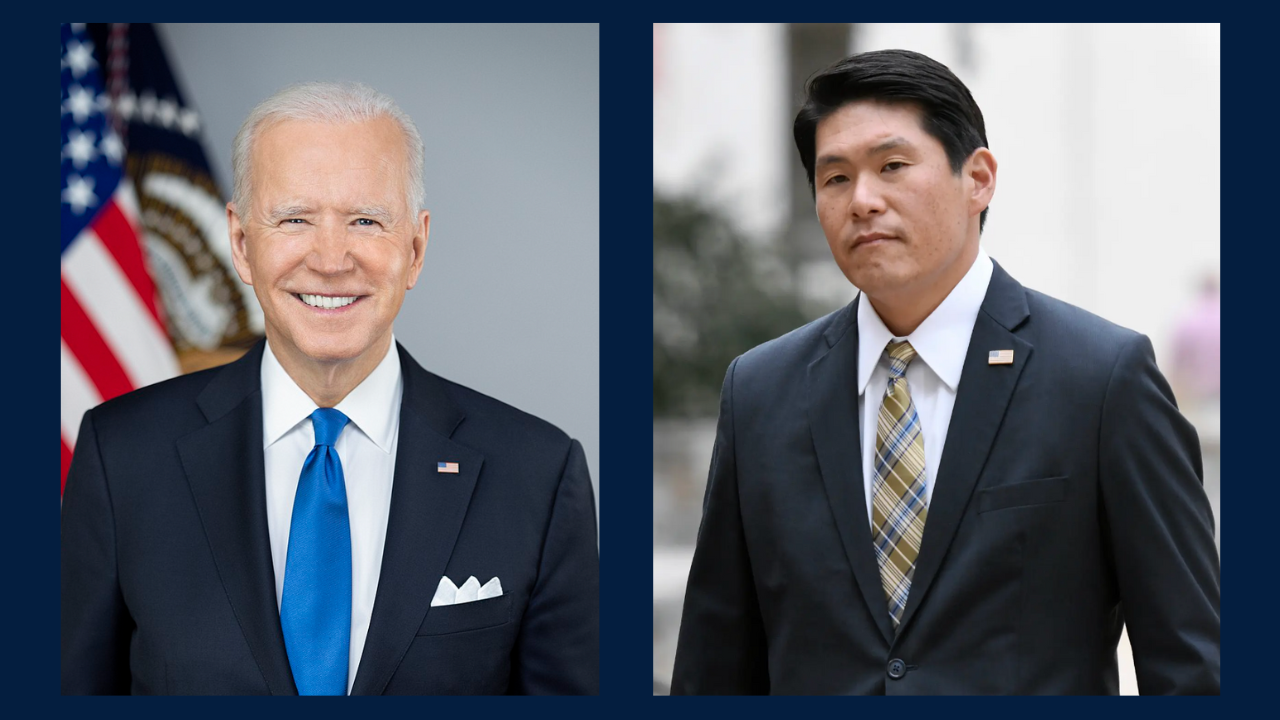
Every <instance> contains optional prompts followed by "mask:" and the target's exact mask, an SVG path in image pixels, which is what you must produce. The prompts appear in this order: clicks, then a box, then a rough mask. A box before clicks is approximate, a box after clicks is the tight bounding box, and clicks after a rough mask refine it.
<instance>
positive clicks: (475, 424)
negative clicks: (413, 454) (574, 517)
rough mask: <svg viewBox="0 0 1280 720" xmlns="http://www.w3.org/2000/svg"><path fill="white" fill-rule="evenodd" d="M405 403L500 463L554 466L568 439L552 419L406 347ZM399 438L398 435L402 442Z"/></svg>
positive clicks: (431, 423) (564, 459) (430, 422)
mask: <svg viewBox="0 0 1280 720" xmlns="http://www.w3.org/2000/svg"><path fill="white" fill-rule="evenodd" d="M402 357H405V358H408V360H409V361H410V362H406V363H404V364H403V368H404V372H405V373H406V376H405V395H404V402H405V403H408V404H409V409H410V411H412V412H415V413H417V414H418V415H419V416H420V417H423V418H424V419H426V420H427V425H428V426H429V427H431V428H433V429H434V431H435V432H439V433H442V434H444V435H446V436H448V437H449V438H450V439H451V440H453V441H455V442H458V443H461V444H463V445H465V446H467V447H470V448H472V449H473V450H476V451H478V452H480V453H483V454H484V455H485V456H486V458H487V459H486V464H488V463H489V462H490V461H494V462H497V463H499V464H500V465H508V464H509V465H510V466H511V467H513V468H514V467H518V468H523V470H524V471H525V472H526V473H527V472H530V471H533V470H535V469H538V470H541V471H544V472H549V471H552V470H554V471H555V474H556V475H557V476H558V475H559V471H560V470H561V469H562V468H563V467H564V464H565V463H566V462H567V460H568V457H569V454H570V450H571V447H572V444H573V440H572V439H571V438H570V437H569V435H568V434H567V433H566V432H564V431H563V430H561V429H560V428H558V427H556V426H555V425H553V424H552V423H550V422H548V421H546V420H544V419H542V418H540V417H537V416H536V415H533V414H532V413H529V412H526V411H524V410H521V409H520V408H517V407H515V406H514V405H511V404H509V403H506V402H503V401H501V400H498V399H497V398H494V397H492V396H490V395H487V394H485V393H483V392H480V391H478V390H474V389H472V388H470V387H467V386H466V385H463V384H461V383H458V382H454V381H452V380H449V379H446V378H443V377H441V376H439V375H436V374H435V373H432V372H431V371H429V370H426V369H424V368H423V367H422V366H421V365H418V364H417V362H416V361H413V358H412V356H409V355H408V353H407V352H406V353H405V354H404V355H403V356H402ZM403 441H404V439H403V438H402V439H401V442H403Z"/></svg>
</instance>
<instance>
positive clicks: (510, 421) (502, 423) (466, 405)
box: [439, 378, 569, 446]
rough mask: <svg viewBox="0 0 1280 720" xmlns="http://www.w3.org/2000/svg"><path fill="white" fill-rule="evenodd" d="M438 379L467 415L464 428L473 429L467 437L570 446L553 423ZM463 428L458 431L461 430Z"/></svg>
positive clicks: (482, 394) (564, 435) (566, 436)
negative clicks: (501, 437)
mask: <svg viewBox="0 0 1280 720" xmlns="http://www.w3.org/2000/svg"><path fill="white" fill-rule="evenodd" d="M439 379H440V381H441V382H442V383H444V385H445V388H446V390H447V392H448V393H449V396H450V397H451V398H453V400H454V402H456V403H457V404H458V406H459V407H460V408H462V409H463V410H464V412H465V413H466V418H465V419H464V420H463V427H466V426H468V425H469V426H470V428H468V430H467V432H468V434H471V435H474V434H476V433H478V432H483V433H486V434H491V435H499V434H502V435H505V434H510V435H511V436H512V439H523V440H527V441H530V442H534V443H537V444H553V445H566V446H567V445H568V443H569V435H568V434H567V433H565V432H564V431H563V430H561V429H560V428H558V427H556V426H555V425H553V424H551V423H550V422H548V421H546V420H543V419H542V418H540V417H537V416H536V415H533V414H531V413H528V412H525V411H524V410H521V409H519V408H517V407H515V406H513V405H509V404H507V403H505V402H503V401H501V400H498V399H497V398H494V397H491V396H489V395H486V394H484V393H482V392H479V391H477V390H473V389H471V388H469V387H467V386H465V385H461V384H459V383H456V382H453V381H452V380H446V379H444V378H439ZM462 429H463V428H462V427H460V428H459V430H460V431H461V430H462Z"/></svg>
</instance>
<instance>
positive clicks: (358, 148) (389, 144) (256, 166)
mask: <svg viewBox="0 0 1280 720" xmlns="http://www.w3.org/2000/svg"><path fill="white" fill-rule="evenodd" d="M251 162H252V165H253V172H254V178H255V181H254V186H253V190H254V194H255V195H260V194H268V195H273V194H279V193H282V192H283V193H286V194H287V193H297V192H306V191H312V192H317V193H320V194H325V193H341V194H346V195H350V194H353V193H354V194H360V193H367V194H377V195H383V194H394V193H402V192H403V190H404V185H403V184H404V182H405V181H406V176H407V165H406V163H407V157H406V148H405V143H404V137H403V134H402V133H401V131H400V128H399V126H398V125H396V123H395V122H394V121H393V120H391V119H390V118H385V117H380V118H375V119H373V120H363V121H358V122H339V123H329V122H313V121H306V120H279V121H276V122H273V123H271V124H270V125H267V126H266V127H264V128H263V129H262V131H261V132H260V134H259V136H258V138H257V141H256V142H255V143H254V147H253V158H252V160H251Z"/></svg>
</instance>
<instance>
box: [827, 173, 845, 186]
mask: <svg viewBox="0 0 1280 720" xmlns="http://www.w3.org/2000/svg"><path fill="white" fill-rule="evenodd" d="M848 180H849V178H847V177H845V176H844V175H832V176H831V177H829V178H827V182H826V184H827V185H834V184H836V183H842V182H847V181H848Z"/></svg>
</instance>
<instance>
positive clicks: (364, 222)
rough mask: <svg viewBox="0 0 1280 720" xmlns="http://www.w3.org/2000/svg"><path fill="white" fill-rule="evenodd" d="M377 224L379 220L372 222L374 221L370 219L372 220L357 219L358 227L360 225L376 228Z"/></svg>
mask: <svg viewBox="0 0 1280 720" xmlns="http://www.w3.org/2000/svg"><path fill="white" fill-rule="evenodd" d="M377 224H378V221H377V220H372V219H370V218H358V219H356V225H359V226H360V227H374V226H376V225H377Z"/></svg>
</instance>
